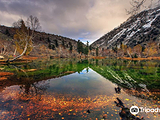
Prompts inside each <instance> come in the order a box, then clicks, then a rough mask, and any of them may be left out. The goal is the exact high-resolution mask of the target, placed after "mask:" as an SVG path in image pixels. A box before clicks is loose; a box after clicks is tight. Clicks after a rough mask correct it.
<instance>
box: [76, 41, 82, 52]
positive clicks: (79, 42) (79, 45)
mask: <svg viewBox="0 0 160 120" xmlns="http://www.w3.org/2000/svg"><path fill="white" fill-rule="evenodd" d="M77 51H78V52H79V53H84V51H83V43H82V42H81V41H80V40H78V42H77Z"/></svg>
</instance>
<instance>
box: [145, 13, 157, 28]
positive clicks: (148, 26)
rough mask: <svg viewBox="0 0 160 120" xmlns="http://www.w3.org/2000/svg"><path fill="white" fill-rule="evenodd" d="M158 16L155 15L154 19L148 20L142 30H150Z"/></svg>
mask: <svg viewBox="0 0 160 120" xmlns="http://www.w3.org/2000/svg"><path fill="white" fill-rule="evenodd" d="M159 15H160V13H159V14H157V15H156V17H155V18H154V19H152V20H148V21H149V23H147V24H145V25H143V28H145V29H146V28H150V27H151V25H152V23H153V22H154V21H155V19H156V18H157V17H158V16H159Z"/></svg>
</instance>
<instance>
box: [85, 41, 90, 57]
mask: <svg viewBox="0 0 160 120" xmlns="http://www.w3.org/2000/svg"><path fill="white" fill-rule="evenodd" d="M88 52H89V42H88V41H87V46H86V47H85V49H84V54H85V55H88Z"/></svg>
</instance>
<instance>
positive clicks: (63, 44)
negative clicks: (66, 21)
mask: <svg viewBox="0 0 160 120" xmlns="http://www.w3.org/2000/svg"><path fill="white" fill-rule="evenodd" d="M62 46H63V47H64V48H65V43H64V40H63V41H62Z"/></svg>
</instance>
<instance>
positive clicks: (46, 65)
mask: <svg viewBox="0 0 160 120" xmlns="http://www.w3.org/2000/svg"><path fill="white" fill-rule="evenodd" d="M159 63H160V61H155V60H154V61H129V60H117V59H102V60H94V59H92V60H77V59H55V60H37V61H33V62H32V63H24V64H18V63H17V64H10V65H0V73H2V72H3V73H5V72H7V73H13V74H14V75H12V76H7V75H1V74H0V77H1V78H2V77H4V78H5V79H4V80H0V119H8V120H11V119H15V120H18V119H19V120H21V119H26V120H32V119H33V120H34V119H44V120H61V119H62V120H63V119H64V120H101V119H107V120H120V119H121V117H120V115H119V113H120V112H121V108H120V107H118V106H117V105H116V104H115V101H116V102H118V100H117V98H118V99H120V100H121V101H122V102H123V105H124V106H125V107H126V108H128V109H130V107H131V106H133V105H134V106H138V107H143V108H145V107H146V108H160V64H159ZM117 88H120V90H119V91H118V90H117ZM136 117H139V118H141V117H144V119H145V120H159V119H160V112H159V113H157V112H154V113H153V112H150V113H146V112H142V111H140V112H139V113H138V114H137V115H136Z"/></svg>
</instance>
